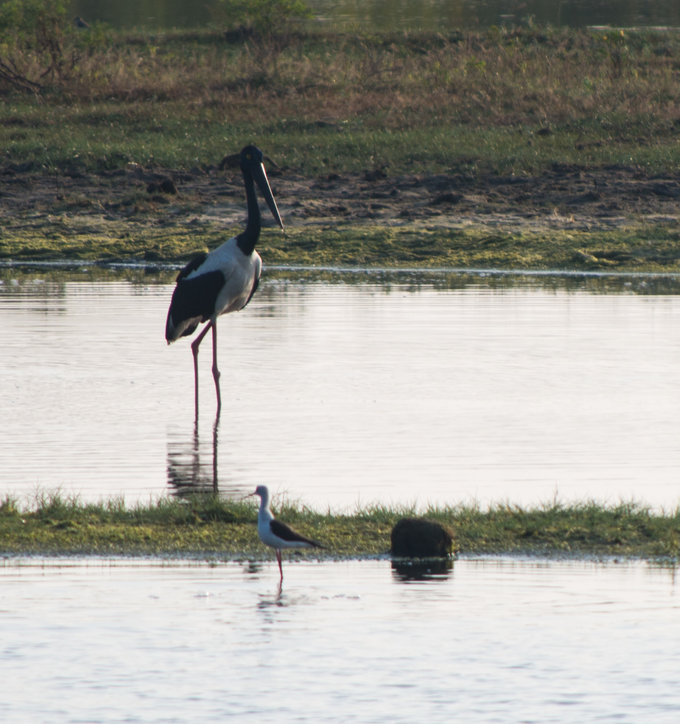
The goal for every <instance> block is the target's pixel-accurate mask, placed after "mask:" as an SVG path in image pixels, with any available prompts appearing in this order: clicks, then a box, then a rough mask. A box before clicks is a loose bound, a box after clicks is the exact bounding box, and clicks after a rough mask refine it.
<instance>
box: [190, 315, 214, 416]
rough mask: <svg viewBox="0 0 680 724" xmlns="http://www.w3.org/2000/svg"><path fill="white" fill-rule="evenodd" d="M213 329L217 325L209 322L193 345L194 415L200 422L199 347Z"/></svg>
mask: <svg viewBox="0 0 680 724" xmlns="http://www.w3.org/2000/svg"><path fill="white" fill-rule="evenodd" d="M211 327H213V328H214V327H215V325H214V324H213V323H212V322H208V324H206V326H205V327H204V329H203V330H202V331H201V333H200V334H199V335H198V337H196V339H195V340H194V341H193V342H192V343H191V353H192V354H193V356H194V414H195V416H196V419H197V420H198V347H199V345H200V344H201V342H202V341H203V337H205V335H206V334H208V330H209V329H210V328H211ZM214 343H215V339H214V337H213V345H214Z"/></svg>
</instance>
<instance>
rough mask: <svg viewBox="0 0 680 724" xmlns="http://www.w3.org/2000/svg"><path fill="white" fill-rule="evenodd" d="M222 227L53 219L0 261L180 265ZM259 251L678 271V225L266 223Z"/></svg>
mask: <svg viewBox="0 0 680 724" xmlns="http://www.w3.org/2000/svg"><path fill="white" fill-rule="evenodd" d="M233 231H234V232H235V231H236V228H234V229H233ZM116 232H118V233H116ZM230 233H231V231H226V232H225V230H222V229H220V230H218V229H215V228H211V227H210V226H203V227H199V226H195V227H193V228H191V229H186V228H172V229H156V228H153V227H151V228H137V229H134V230H133V231H132V232H131V231H129V230H128V231H124V230H122V229H120V228H116V229H115V230H114V229H109V230H108V231H103V230H93V229H91V228H87V227H85V228H78V227H77V226H71V227H70V228H68V229H66V228H64V224H63V222H55V224H54V227H53V229H52V230H51V232H50V233H49V234H45V233H43V232H42V231H31V230H28V231H27V230H25V229H24V230H23V231H22V232H20V233H19V232H17V233H16V234H14V235H11V236H8V235H6V234H5V235H3V236H2V237H0V260H5V261H6V262H11V263H15V264H21V263H22V262H34V261H51V260H60V261H62V262H64V261H72V262H83V261H91V262H141V263H149V264H153V263H156V262H168V263H172V264H180V263H182V262H183V261H184V260H186V259H188V258H190V257H191V256H192V255H194V254H196V253H198V252H200V251H205V250H209V249H211V248H214V247H215V246H217V245H218V244H219V243H221V241H223V240H224V238H225V237H226V236H227V235H228V234H230ZM259 250H260V252H261V254H262V257H263V259H264V262H265V265H267V264H268V265H277V266H278V265H281V266H310V267H314V266H317V267H325V266H346V267H386V268H389V267H393V268H396V267H401V268H404V267H407V268H412V267H413V268H423V269H425V268H450V269H503V270H527V271H530V270H564V271H602V272H638V273H644V272H649V273H673V274H675V273H680V230H678V229H668V228H664V227H662V226H659V225H647V226H644V225H641V224H636V225H631V226H626V227H622V228H617V229H610V230H601V229H600V230H589V229H571V230H564V229H552V230H548V229H544V230H532V229H515V230H512V229H505V230H503V229H498V228H490V227H483V226H477V227H473V226H466V227H464V228H457V229H455V228H449V227H435V226H424V227H420V226H418V225H417V224H405V225H402V226H399V227H395V226H392V227H383V226H375V225H372V226H364V225H347V226H335V227H333V228H323V227H304V228H292V229H288V230H287V232H286V234H285V235H281V234H278V233H275V232H270V231H265V232H264V234H263V237H262V239H261V242H260V245H259Z"/></svg>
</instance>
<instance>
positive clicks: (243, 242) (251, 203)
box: [236, 169, 262, 256]
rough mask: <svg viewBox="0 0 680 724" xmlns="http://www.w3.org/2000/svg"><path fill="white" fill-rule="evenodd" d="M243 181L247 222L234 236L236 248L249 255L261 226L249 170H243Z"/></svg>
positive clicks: (258, 235) (258, 208) (253, 249)
mask: <svg viewBox="0 0 680 724" xmlns="http://www.w3.org/2000/svg"><path fill="white" fill-rule="evenodd" d="M243 183H244V185H245V187H246V201H247V203H248V222H247V224H246V228H245V229H244V230H243V231H242V232H241V233H240V234H239V235H238V236H237V237H236V243H237V244H238V248H239V249H240V250H241V251H242V252H243V253H244V254H245V255H246V256H250V255H251V254H252V253H253V251H255V244H257V240H258V239H259V238H260V228H261V226H262V217H261V216H260V206H259V204H258V203H257V196H256V195H255V183H254V182H253V175H252V174H251V172H250V170H248V169H244V170H243Z"/></svg>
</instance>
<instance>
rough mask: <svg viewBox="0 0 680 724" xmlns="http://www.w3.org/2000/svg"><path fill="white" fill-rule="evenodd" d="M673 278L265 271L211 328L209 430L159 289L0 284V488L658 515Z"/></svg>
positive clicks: (663, 490) (16, 278)
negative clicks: (244, 301) (241, 303)
mask: <svg viewBox="0 0 680 724" xmlns="http://www.w3.org/2000/svg"><path fill="white" fill-rule="evenodd" d="M657 284H658V286H657ZM676 286H677V282H675V281H673V280H668V279H659V280H656V281H654V280H653V279H644V278H638V279H636V278H630V279H627V278H621V279H618V280H616V284H615V286H609V287H607V285H606V283H605V281H604V280H602V279H596V278H587V277H586V278H583V279H576V278H574V279H566V280H559V279H558V278H552V277H545V278H541V277H526V278H513V277H499V276H488V275H487V276H485V275H465V274H439V275H438V274H430V275H427V274H426V275H417V274H411V275H398V274H389V273H384V274H375V275H372V274H363V275H362V274H354V275H346V274H327V275H326V276H325V277H324V276H322V277H318V276H317V277H313V276H312V277H310V276H309V275H305V274H300V275H296V274H294V273H292V272H286V273H284V274H279V275H276V274H274V273H272V272H268V273H267V276H266V279H265V280H264V281H263V284H262V287H261V289H260V290H259V291H258V294H257V295H256V296H255V298H254V299H253V301H252V302H251V304H250V305H249V306H248V308H247V309H246V310H244V311H243V312H242V313H239V314H232V315H228V316H227V317H223V318H221V319H220V321H219V339H218V346H219V359H220V364H221V368H222V392H223V401H224V404H223V414H222V417H221V420H220V423H219V426H218V427H217V429H215V417H214V415H215V395H214V389H213V384H212V377H211V374H210V359H211V348H210V339H209V338H207V339H206V342H205V343H204V345H203V347H202V352H201V357H200V366H201V373H200V374H201V406H202V411H201V417H200V420H199V424H198V426H195V425H194V413H193V373H192V362H191V352H190V349H189V344H188V342H187V341H186V340H182V341H180V342H178V343H176V344H174V345H172V346H170V347H167V346H166V344H165V341H164V339H163V330H164V323H165V315H166V311H167V307H168V304H169V300H170V296H171V293H172V286H171V285H170V284H164V283H158V282H157V280H156V279H152V278H149V279H147V278H146V277H145V276H144V275H143V274H141V275H139V276H138V277H137V278H136V279H134V280H132V281H130V280H127V279H125V278H123V277H120V276H116V275H115V274H113V273H110V274H109V277H105V278H104V279H101V278H99V277H97V278H96V279H95V278H91V277H88V276H87V275H86V274H83V273H80V276H78V273H76V275H75V276H73V275H72V276H65V277H60V278H59V279H58V280H55V279H54V277H51V276H50V275H46V274H41V273H39V272H36V273H35V274H20V273H18V272H14V271H12V270H6V271H5V272H3V277H2V283H1V284H0V320H1V322H2V328H3V334H4V341H3V345H2V347H1V348H0V368H1V369H2V376H0V399H2V409H3V418H4V419H5V420H6V423H5V424H4V425H3V430H2V433H0V470H2V478H1V480H0V494H6V493H11V494H14V495H17V496H19V497H23V498H29V499H30V498H31V496H32V495H33V494H34V493H35V492H36V490H39V489H42V490H48V491H49V490H54V489H57V488H59V489H61V490H62V491H63V492H65V493H70V492H74V493H77V494H78V495H80V496H81V497H82V498H84V499H86V500H99V499H101V498H105V497H110V496H123V497H125V498H126V499H127V500H129V501H131V502H133V501H135V500H143V501H146V500H149V499H151V498H155V497H159V496H162V495H165V494H167V493H183V492H186V491H190V490H196V489H205V488H208V489H212V487H213V486H214V485H215V484H217V486H218V487H219V490H220V491H221V492H223V493H226V494H229V493H231V494H236V495H241V494H243V493H245V492H250V491H251V490H252V489H254V487H255V485H257V484H259V483H267V484H268V485H269V486H270V487H271V488H272V490H273V491H274V492H275V493H277V494H281V493H286V494H288V495H289V496H291V497H292V498H294V499H302V500H303V501H304V502H305V503H307V504H308V505H310V506H313V507H317V508H321V509H325V508H326V507H327V506H330V507H332V508H334V509H347V508H353V507H354V506H355V505H356V504H358V503H360V504H368V503H372V502H383V503H387V504H390V503H395V504H411V503H413V504H416V505H419V506H426V505H427V504H428V503H435V504H442V505H443V504H455V503H458V502H465V503H469V502H479V503H481V504H482V505H485V504H488V503H490V502H499V501H510V502H513V503H518V504H538V503H544V502H546V501H549V500H551V499H552V498H553V497H554V496H557V497H559V498H560V499H562V500H565V501H569V500H584V499H591V498H592V499H596V500H599V501H604V502H609V503H617V502H619V501H620V500H630V499H635V500H638V501H642V502H646V503H649V504H651V505H653V506H664V507H670V508H674V507H675V506H676V505H677V504H678V501H679V499H680V493H679V489H678V480H679V479H680V446H679V445H678V440H680V417H679V416H678V414H677V410H678V409H679V407H680V384H679V380H678V369H680V296H678V295H677V289H676V288H675V287H676Z"/></svg>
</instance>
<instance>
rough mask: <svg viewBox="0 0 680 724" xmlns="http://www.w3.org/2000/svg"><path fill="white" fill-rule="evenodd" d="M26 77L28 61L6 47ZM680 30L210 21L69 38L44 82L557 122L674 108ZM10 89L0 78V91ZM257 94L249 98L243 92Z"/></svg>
mask: <svg viewBox="0 0 680 724" xmlns="http://www.w3.org/2000/svg"><path fill="white" fill-rule="evenodd" d="M14 56H15V57H18V58H19V60H17V63H18V64H19V65H20V66H21V68H22V73H24V75H25V76H26V77H27V78H31V79H34V80H35V79H37V78H39V77H40V64H39V61H38V59H37V58H32V57H31V56H30V54H23V55H22V54H21V52H20V50H19V49H15V51H14ZM679 81H680V39H678V37H677V36H676V35H672V34H668V33H665V34H664V33H657V34H654V33H647V34H644V35H643V34H632V35H631V34H626V33H614V32H610V33H595V32H590V31H572V30H563V31H556V30H555V31H535V30H524V31H517V32H499V31H493V32H488V33H466V34H461V35H456V36H452V37H444V36H439V35H418V36H411V35H401V36H394V37H386V36H379V37H357V36H351V35H325V36H320V35H289V36H286V37H285V38H270V39H269V40H267V41H255V40H252V39H238V40H235V41H234V40H228V39H226V38H225V37H224V36H222V35H220V34H217V33H210V32H205V33H200V34H193V35H189V36H187V35H184V36H182V35H162V36H158V37H155V38H145V39H142V38H121V37H117V36H115V37H110V38H108V39H106V41H105V42H102V41H101V40H100V41H99V42H98V43H97V44H96V45H94V46H93V47H87V46H85V47H79V48H72V49H71V50H70V55H69V62H68V63H66V64H65V68H64V72H63V73H62V75H61V76H60V77H58V78H54V79H52V80H51V81H50V80H49V79H46V82H44V83H43V85H44V91H43V92H44V94H45V95H47V96H49V95H55V94H57V95H59V96H60V97H62V98H63V97H66V98H68V99H70V100H72V101H79V102H93V101H104V100H106V101H109V100H117V101H120V102H123V103H125V102H131V101H147V100H154V101H159V102H163V101H175V102H182V103H186V104H187V107H189V108H191V107H194V108H205V107H213V108H216V109H220V110H224V111H225V112H227V113H230V114H231V113H238V115H239V117H240V118H247V117H248V115H249V114H255V115H256V114H257V113H261V111H260V110H259V108H258V107H257V106H259V107H260V108H261V107H263V106H264V105H266V107H267V109H268V110H267V113H269V114H275V115H276V116H277V117H280V118H289V117H291V116H295V117H296V118H299V119H307V120H315V121H318V120H321V121H324V120H325V121H330V122H338V121H342V120H344V119H346V118H350V117H351V118H357V117H361V118H365V119H366V122H367V123H374V124H377V125H380V126H381V127H394V128H397V127H399V128H403V127H404V126H405V125H406V126H409V125H411V124H422V123H423V122H424V121H425V122H427V121H428V120H430V121H433V122H438V121H441V120H442V119H446V120H452V121H455V122H463V123H480V122H481V123H487V124H490V125H491V124H496V125H497V124H515V123H526V122H531V123H545V124H550V123H562V122H564V121H568V120H570V119H581V118H584V117H592V116H594V115H599V116H605V115H607V114H625V115H630V116H640V115H642V114H650V113H651V114H653V115H654V116H655V117H657V118H665V119H667V120H669V121H675V120H677V119H678V117H679V110H680V82H679ZM5 90H6V91H8V90H9V89H5ZM254 101H256V102H257V104H256V105H254V104H253V102H254Z"/></svg>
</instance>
